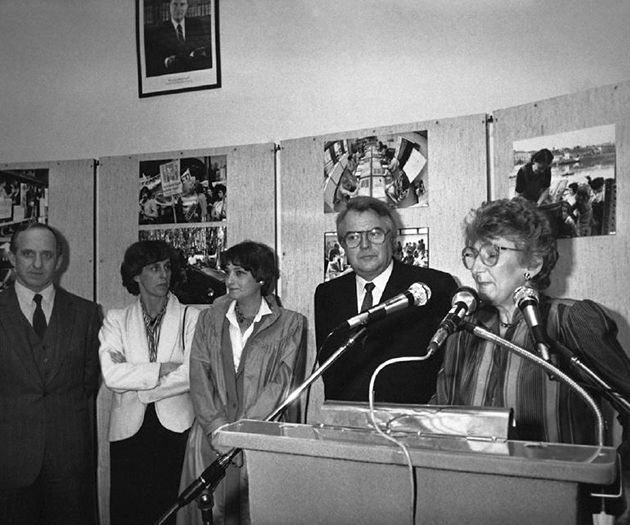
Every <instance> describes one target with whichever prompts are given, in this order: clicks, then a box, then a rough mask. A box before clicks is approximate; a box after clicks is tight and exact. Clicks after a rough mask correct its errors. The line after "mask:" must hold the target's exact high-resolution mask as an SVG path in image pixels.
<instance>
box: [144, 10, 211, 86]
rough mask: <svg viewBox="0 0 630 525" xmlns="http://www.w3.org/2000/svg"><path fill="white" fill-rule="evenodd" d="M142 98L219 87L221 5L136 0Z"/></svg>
mask: <svg viewBox="0 0 630 525" xmlns="http://www.w3.org/2000/svg"><path fill="white" fill-rule="evenodd" d="M136 47H137V54H138V87H139V94H140V97H150V96H155V95H164V94H169V93H182V92H185V91H197V90H201V89H212V88H218V87H221V59H220V53H219V0H136Z"/></svg>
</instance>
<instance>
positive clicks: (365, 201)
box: [337, 197, 398, 246]
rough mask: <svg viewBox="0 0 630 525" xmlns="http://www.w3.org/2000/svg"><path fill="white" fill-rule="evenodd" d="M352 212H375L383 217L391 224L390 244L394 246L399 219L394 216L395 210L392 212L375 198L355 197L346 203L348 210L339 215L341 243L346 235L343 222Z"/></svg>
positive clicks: (338, 234) (339, 238)
mask: <svg viewBox="0 0 630 525" xmlns="http://www.w3.org/2000/svg"><path fill="white" fill-rule="evenodd" d="M351 211H354V212H356V213H364V212H366V211H373V212H374V213H376V214H377V215H378V216H379V217H382V218H383V219H385V220H386V221H387V222H389V224H390V228H391V232H392V234H391V235H390V242H391V243H392V246H394V243H395V242H396V237H397V234H398V226H397V225H398V219H397V217H396V215H395V214H394V210H392V209H391V208H390V207H389V206H388V205H387V204H385V203H384V202H383V201H380V200H378V199H375V198H374V197H353V198H352V199H350V200H349V201H348V202H347V203H346V208H345V209H344V210H342V211H341V212H339V214H338V215H337V239H338V240H339V242H341V243H343V237H344V234H345V232H343V231H342V227H343V222H344V221H345V219H346V215H348V213H349V212H351Z"/></svg>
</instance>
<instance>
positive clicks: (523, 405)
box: [432, 296, 630, 444]
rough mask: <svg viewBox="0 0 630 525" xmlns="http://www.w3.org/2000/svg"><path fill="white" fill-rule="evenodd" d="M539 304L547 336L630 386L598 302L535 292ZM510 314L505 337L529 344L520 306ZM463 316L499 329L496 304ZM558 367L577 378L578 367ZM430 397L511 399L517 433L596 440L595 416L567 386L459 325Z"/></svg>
mask: <svg viewBox="0 0 630 525" xmlns="http://www.w3.org/2000/svg"><path fill="white" fill-rule="evenodd" d="M540 311H541V316H542V318H543V319H544V320H546V321H545V325H546V329H547V333H548V335H549V337H550V338H551V339H553V340H556V341H559V342H560V343H562V344H564V346H566V347H567V348H569V349H570V350H572V351H573V353H574V354H575V355H577V356H578V357H579V358H580V360H581V361H582V362H583V363H584V364H586V365H587V366H588V367H589V368H590V369H591V370H595V371H596V372H597V373H598V375H600V377H602V378H603V379H605V380H606V381H607V382H608V384H609V385H611V386H613V385H622V387H623V388H625V389H628V388H630V359H628V357H627V356H626V354H625V352H624V351H623V349H622V348H621V346H620V345H619V343H618V341H617V339H616V335H617V326H616V325H615V322H614V321H613V320H612V319H611V318H610V316H609V315H608V314H607V313H606V311H605V310H604V309H603V308H602V307H601V306H599V305H598V304H596V303H594V302H592V301H588V300H585V301H576V300H572V299H551V298H548V297H545V296H541V304H540ZM514 315H515V317H514V319H513V321H514V322H515V324H514V325H513V326H511V327H510V328H509V329H508V331H507V333H506V334H505V338H506V339H507V340H509V341H511V342H512V343H514V344H516V345H517V346H520V347H521V348H524V349H526V350H529V351H533V348H534V341H533V339H532V337H531V335H530V330H529V327H528V326H527V323H526V321H525V319H524V318H523V315H522V314H521V312H520V310H517V311H516V312H515V314H514ZM468 320H470V321H472V322H475V323H481V324H483V325H484V326H485V327H486V328H488V329H489V330H490V331H492V332H493V333H499V316H498V312H497V310H496V309H495V308H494V307H492V306H485V307H483V308H481V309H479V310H478V311H477V312H476V313H475V314H473V316H472V318H469V319H468ZM561 369H562V370H563V371H564V372H565V373H568V374H569V375H570V376H571V377H572V378H573V379H574V380H576V381H578V382H580V381H579V374H576V373H575V372H572V371H570V370H569V369H568V368H567V366H566V363H565V366H561ZM582 384H583V383H582ZM583 386H584V384H583ZM589 393H590V394H591V395H592V396H593V397H594V399H595V400H596V401H598V402H599V401H601V400H600V399H599V397H598V396H596V395H595V394H593V392H592V391H589ZM432 402H435V403H437V404H440V405H465V406H479V407H484V406H485V407H511V408H513V409H514V417H515V423H516V431H517V439H520V440H527V441H546V442H554V443H555V442H557V443H576V444H596V442H597V432H596V419H595V416H594V415H593V412H592V410H591V409H590V408H589V407H588V405H587V404H586V403H585V402H584V401H583V400H582V398H581V397H579V395H578V394H576V393H575V392H574V391H573V390H572V389H571V388H570V387H568V386H567V385H566V384H565V383H564V382H560V381H557V380H550V379H549V377H548V376H547V373H546V371H545V370H544V369H543V368H542V367H541V366H539V365H537V364H535V363H533V362H532V361H529V360H527V359H525V358H522V357H520V356H519V355H517V354H516V353H514V352H511V351H509V350H506V349H504V348H501V347H499V346H498V345H495V344H494V343H492V342H489V341H486V340H484V339H481V338H479V337H477V336H475V335H474V334H471V333H468V332H458V333H456V334H454V335H453V336H451V337H450V338H449V339H448V340H447V342H446V348H445V355H444V363H443V367H442V369H441V370H440V373H439V375H438V380H437V392H436V394H435V396H434V398H433V399H432ZM600 405H601V403H600ZM603 405H606V406H607V405H608V404H607V403H603ZM602 410H603V413H604V417H605V419H606V420H607V423H608V425H607V427H608V429H607V430H608V431H607V434H608V435H607V443H608V444H610V443H612V441H611V432H610V430H611V425H610V420H611V418H612V415H613V413H612V410H611V409H610V406H608V407H607V410H606V409H605V406H602Z"/></svg>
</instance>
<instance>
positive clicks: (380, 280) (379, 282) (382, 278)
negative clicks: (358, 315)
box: [356, 259, 394, 311]
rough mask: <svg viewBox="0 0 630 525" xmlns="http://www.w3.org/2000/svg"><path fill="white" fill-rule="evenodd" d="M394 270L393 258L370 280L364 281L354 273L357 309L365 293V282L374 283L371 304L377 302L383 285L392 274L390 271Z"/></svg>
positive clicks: (379, 300) (381, 294)
mask: <svg viewBox="0 0 630 525" xmlns="http://www.w3.org/2000/svg"><path fill="white" fill-rule="evenodd" d="M393 270H394V260H393V259H392V260H391V261H390V263H389V264H388V265H387V268H385V270H384V271H383V272H382V273H381V274H380V275H378V276H377V277H376V278H375V279H372V280H371V281H366V280H365V279H364V278H363V277H360V276H359V275H358V274H357V275H356V286H357V288H356V291H357V311H358V309H359V308H361V303H363V294H364V293H365V283H374V290H373V291H372V298H373V301H374V302H373V304H375V305H376V304H378V303H380V302H381V297H382V296H383V292H384V291H385V287H386V286H387V282H388V281H389V278H390V277H391V275H392V271H393Z"/></svg>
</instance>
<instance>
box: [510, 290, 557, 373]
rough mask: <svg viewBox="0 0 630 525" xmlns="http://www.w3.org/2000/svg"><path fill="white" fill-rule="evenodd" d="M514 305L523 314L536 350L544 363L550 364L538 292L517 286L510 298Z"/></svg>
mask: <svg viewBox="0 0 630 525" xmlns="http://www.w3.org/2000/svg"><path fill="white" fill-rule="evenodd" d="M512 300H513V301H514V304H515V305H516V306H518V308H519V309H520V310H521V312H523V317H524V318H525V321H527V324H528V326H529V328H530V330H531V331H532V334H533V336H534V343H535V346H536V350H537V351H538V353H539V354H540V357H542V358H543V359H544V360H545V361H547V362H548V363H550V364H553V363H552V362H551V356H550V355H549V344H548V342H547V334H546V333H545V328H544V327H543V324H542V321H541V320H540V312H539V311H538V303H539V299H538V291H537V290H536V289H534V288H532V287H531V286H519V287H518V288H517V289H516V290H515V291H514V295H513V296H512Z"/></svg>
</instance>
